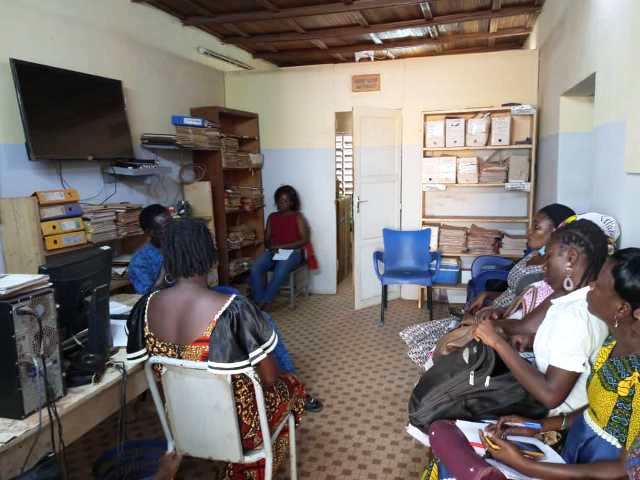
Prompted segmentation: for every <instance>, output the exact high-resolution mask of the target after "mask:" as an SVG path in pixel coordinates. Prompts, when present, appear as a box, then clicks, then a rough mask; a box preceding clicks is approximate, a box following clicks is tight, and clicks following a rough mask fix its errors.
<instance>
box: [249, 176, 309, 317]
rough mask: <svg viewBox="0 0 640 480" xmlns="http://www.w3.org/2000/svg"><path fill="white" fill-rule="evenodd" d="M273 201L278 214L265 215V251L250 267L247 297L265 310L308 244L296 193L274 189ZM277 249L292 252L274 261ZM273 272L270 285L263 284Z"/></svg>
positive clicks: (301, 259) (291, 188) (306, 231)
mask: <svg viewBox="0 0 640 480" xmlns="http://www.w3.org/2000/svg"><path fill="white" fill-rule="evenodd" d="M274 200H275V203H276V206H277V207H278V211H277V212H275V213H272V214H271V215H269V218H268V219H267V228H266V231H265V238H264V242H265V247H266V248H267V249H266V250H265V251H264V252H263V253H262V254H261V255H260V256H259V257H258V258H256V260H255V262H254V264H253V266H252V267H251V279H250V285H251V295H252V298H253V301H254V302H255V303H256V304H257V305H258V306H259V307H260V308H268V307H269V306H270V304H271V303H272V302H273V299H274V298H275V297H276V295H277V294H278V291H279V290H280V287H281V286H282V285H283V284H284V282H286V280H287V278H288V276H289V273H290V272H292V271H293V270H295V269H296V268H298V266H299V265H300V264H301V263H302V261H303V259H304V252H303V248H304V247H305V246H306V245H307V244H308V243H309V225H308V224H307V221H306V219H305V218H304V215H302V213H300V199H299V197H298V192H296V190H295V188H293V187H292V186H290V185H283V186H282V187H280V188H278V189H277V190H276V193H275V194H274ZM279 249H285V250H293V252H291V255H290V256H289V257H288V258H287V259H284V260H274V258H273V257H274V255H275V254H276V253H277V252H278V250H279ZM271 270H273V278H272V279H271V282H269V283H268V284H267V285H265V278H264V277H265V275H266V273H267V272H269V271H271Z"/></svg>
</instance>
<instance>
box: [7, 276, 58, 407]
mask: <svg viewBox="0 0 640 480" xmlns="http://www.w3.org/2000/svg"><path fill="white" fill-rule="evenodd" d="M38 317H39V318H40V320H41V322H42V335H41V330H40V324H39V322H38ZM41 336H42V339H41ZM41 345H42V351H41ZM41 354H43V355H44V359H45V362H46V369H47V382H46V383H47V384H48V388H49V392H50V395H49V397H50V399H51V400H57V399H59V398H60V397H62V396H63V395H64V393H65V392H64V383H63V378H62V357H61V349H60V336H59V330H58V314H57V311H56V303H55V300H54V296H53V290H51V289H49V288H47V289H41V290H38V291H35V292H29V293H25V294H22V295H18V296H16V297H13V298H11V299H5V300H0V385H2V395H0V417H5V418H15V419H20V418H24V417H26V416H28V415H30V414H32V413H33V412H35V411H37V410H38V409H39V408H41V407H42V406H44V405H45V403H46V396H45V381H44V368H43V365H42V357H41Z"/></svg>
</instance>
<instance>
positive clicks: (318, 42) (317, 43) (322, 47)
mask: <svg viewBox="0 0 640 480" xmlns="http://www.w3.org/2000/svg"><path fill="white" fill-rule="evenodd" d="M311 43H313V44H314V45H315V46H316V47H318V48H319V49H320V50H328V49H329V47H328V46H327V44H326V43H324V42H323V41H322V40H311Z"/></svg>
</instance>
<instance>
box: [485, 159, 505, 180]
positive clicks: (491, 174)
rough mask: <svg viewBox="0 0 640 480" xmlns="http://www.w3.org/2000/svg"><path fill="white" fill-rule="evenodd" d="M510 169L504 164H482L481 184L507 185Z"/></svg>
mask: <svg viewBox="0 0 640 480" xmlns="http://www.w3.org/2000/svg"><path fill="white" fill-rule="evenodd" d="M507 171H508V168H507V166H506V165H505V164H504V163H503V162H482V163H481V164H480V183H505V182H506V181H507Z"/></svg>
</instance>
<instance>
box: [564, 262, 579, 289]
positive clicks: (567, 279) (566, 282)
mask: <svg viewBox="0 0 640 480" xmlns="http://www.w3.org/2000/svg"><path fill="white" fill-rule="evenodd" d="M565 271H566V276H565V277H564V281H563V282H562V288H564V289H565V291H567V292H571V291H573V289H574V288H576V286H575V284H574V283H573V279H572V278H571V267H567V269H566V270H565Z"/></svg>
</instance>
